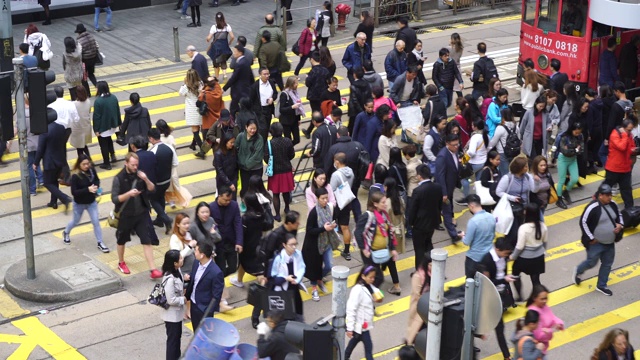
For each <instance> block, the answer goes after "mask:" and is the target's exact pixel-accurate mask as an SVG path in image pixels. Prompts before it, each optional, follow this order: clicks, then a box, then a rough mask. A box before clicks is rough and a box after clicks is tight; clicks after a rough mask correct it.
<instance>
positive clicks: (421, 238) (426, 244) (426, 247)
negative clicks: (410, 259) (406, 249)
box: [413, 228, 434, 270]
mask: <svg viewBox="0 0 640 360" xmlns="http://www.w3.org/2000/svg"><path fill="white" fill-rule="evenodd" d="M433 232H434V229H429V230H419V229H416V228H414V229H413V251H415V254H416V255H415V265H416V270H418V266H420V264H421V263H422V261H423V260H424V257H425V255H426V254H428V253H430V252H431V250H432V249H433V242H432V241H431V239H432V238H433Z"/></svg>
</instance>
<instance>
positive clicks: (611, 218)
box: [600, 205, 624, 242]
mask: <svg viewBox="0 0 640 360" xmlns="http://www.w3.org/2000/svg"><path fill="white" fill-rule="evenodd" d="M600 209H601V210H602V211H604V212H606V213H607V216H608V217H609V220H611V223H612V224H613V228H614V229H615V228H616V225H617V224H616V221H615V220H613V217H612V216H611V214H610V213H609V212H608V211H607V209H605V208H604V206H602V205H600ZM611 210H613V208H611ZM623 233H624V230H621V231H620V232H619V233H617V234H616V238H615V239H614V241H615V242H618V241H620V240H622V235H623Z"/></svg>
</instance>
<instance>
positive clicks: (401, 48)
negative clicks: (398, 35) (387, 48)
mask: <svg viewBox="0 0 640 360" xmlns="http://www.w3.org/2000/svg"><path fill="white" fill-rule="evenodd" d="M396 50H398V51H399V52H402V51H404V41H402V40H398V41H396Z"/></svg>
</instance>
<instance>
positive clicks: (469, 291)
mask: <svg viewBox="0 0 640 360" xmlns="http://www.w3.org/2000/svg"><path fill="white" fill-rule="evenodd" d="M476 286H477V284H476V281H475V280H474V279H467V281H466V282H465V286H464V289H465V291H464V337H463V340H462V353H461V355H462V356H461V358H460V359H461V360H471V359H473V355H474V353H473V331H474V329H473V300H474V298H475V296H476Z"/></svg>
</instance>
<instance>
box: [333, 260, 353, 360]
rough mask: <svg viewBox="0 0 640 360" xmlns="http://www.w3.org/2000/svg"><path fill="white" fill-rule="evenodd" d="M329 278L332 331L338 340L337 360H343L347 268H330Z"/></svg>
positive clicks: (345, 327) (345, 328)
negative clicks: (331, 285)
mask: <svg viewBox="0 0 640 360" xmlns="http://www.w3.org/2000/svg"><path fill="white" fill-rule="evenodd" d="M331 276H332V277H333V297H332V302H331V310H332V312H333V314H334V315H335V317H334V318H333V322H332V323H331V324H332V325H333V329H334V330H335V333H336V339H337V340H338V351H339V355H338V357H337V359H344V350H345V345H344V337H345V336H346V331H347V323H346V318H347V297H348V293H347V278H348V277H349V268H348V267H346V266H334V267H333V268H331Z"/></svg>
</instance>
